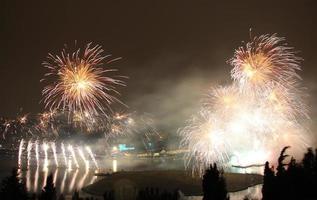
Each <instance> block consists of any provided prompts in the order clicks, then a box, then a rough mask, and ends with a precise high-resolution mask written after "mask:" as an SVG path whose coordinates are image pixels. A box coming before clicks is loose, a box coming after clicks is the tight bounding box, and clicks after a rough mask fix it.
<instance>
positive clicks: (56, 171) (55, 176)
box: [53, 168, 58, 185]
mask: <svg viewBox="0 0 317 200" xmlns="http://www.w3.org/2000/svg"><path fill="white" fill-rule="evenodd" d="M57 174H58V168H56V169H55V172H54V179H53V183H54V184H55V185H56V180H57Z"/></svg>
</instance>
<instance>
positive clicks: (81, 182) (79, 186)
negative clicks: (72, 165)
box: [77, 167, 89, 188]
mask: <svg viewBox="0 0 317 200" xmlns="http://www.w3.org/2000/svg"><path fill="white" fill-rule="evenodd" d="M88 173H89V168H87V167H86V170H85V174H84V176H83V177H82V178H81V179H80V180H79V182H78V185H77V188H83V186H84V183H85V180H86V178H87V176H88Z"/></svg>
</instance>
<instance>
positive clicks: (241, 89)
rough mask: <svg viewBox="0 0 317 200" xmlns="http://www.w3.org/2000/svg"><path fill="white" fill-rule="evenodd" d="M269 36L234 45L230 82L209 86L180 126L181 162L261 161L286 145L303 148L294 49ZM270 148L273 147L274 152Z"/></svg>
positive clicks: (199, 166)
mask: <svg viewBox="0 0 317 200" xmlns="http://www.w3.org/2000/svg"><path fill="white" fill-rule="evenodd" d="M283 42H284V39H283V38H279V37H277V36H276V35H275V34H274V35H262V36H260V37H255V38H253V40H252V41H251V42H249V43H247V44H246V45H245V46H242V47H239V48H238V49H237V50H236V51H235V53H234V56H233V58H232V59H231V60H230V64H231V65H232V66H233V69H232V71H231V77H232V79H233V83H232V84H231V85H229V86H225V87H222V86H220V87H217V88H213V89H211V90H210V91H209V92H208V94H207V96H206V98H205V99H204V100H203V105H202V107H201V109H200V111H199V112H198V113H197V114H196V115H194V116H193V117H192V119H191V120H189V121H188V123H187V125H186V126H185V127H184V128H182V129H180V134H181V136H182V142H181V146H182V147H185V148H188V153H186V155H185V157H186V166H188V167H189V166H191V167H192V170H193V173H198V174H201V173H202V172H203V171H204V169H205V168H206V167H207V166H209V164H211V163H213V162H216V163H218V164H221V165H223V166H225V165H227V164H228V163H229V164H233V165H243V166H246V165H252V164H263V163H264V162H265V161H266V160H269V159H270V157H271V155H272V154H273V153H274V152H278V151H279V150H280V149H281V148H282V147H283V146H286V145H290V146H294V148H295V149H296V148H297V149H303V147H306V145H307V131H306V129H305V127H304V126H303V122H305V120H307V119H308V114H307V107H306V105H305V103H304V102H303V100H302V98H303V92H302V89H301V87H300V83H299V80H300V77H299V75H298V74H297V71H298V70H300V66H299V61H300V60H301V59H300V58H298V57H297V56H296V55H295V53H294V51H293V48H291V47H288V46H286V44H284V43H283ZM273 151H274V152H273Z"/></svg>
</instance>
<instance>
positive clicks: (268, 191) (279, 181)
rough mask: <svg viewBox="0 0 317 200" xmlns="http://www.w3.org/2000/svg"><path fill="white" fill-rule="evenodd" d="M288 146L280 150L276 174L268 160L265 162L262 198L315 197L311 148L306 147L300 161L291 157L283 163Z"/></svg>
mask: <svg viewBox="0 0 317 200" xmlns="http://www.w3.org/2000/svg"><path fill="white" fill-rule="evenodd" d="M288 148H289V147H285V148H283V150H282V151H281V154H280V156H279V158H278V167H277V173H276V174H275V172H274V169H273V168H270V166H269V163H268V162H266V164H265V169H264V181H263V187H262V195H263V199H264V200H271V199H272V200H275V199H291V200H292V199H294V200H295V199H296V200H298V199H301V200H310V199H317V192H316V188H317V184H316V179H317V175H316V174H317V173H316V167H315V166H316V162H317V160H316V155H314V153H313V150H312V149H308V150H307V153H305V155H304V158H303V160H302V162H301V163H297V162H296V160H295V159H294V158H293V157H292V158H291V160H290V162H289V163H288V164H285V163H284V160H285V158H286V157H288V155H285V151H286V150H287V149H288Z"/></svg>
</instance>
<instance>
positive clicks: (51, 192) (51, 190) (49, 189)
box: [40, 174, 57, 200]
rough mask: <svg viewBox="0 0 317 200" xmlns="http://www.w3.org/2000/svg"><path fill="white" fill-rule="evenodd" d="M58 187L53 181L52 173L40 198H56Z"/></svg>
mask: <svg viewBox="0 0 317 200" xmlns="http://www.w3.org/2000/svg"><path fill="white" fill-rule="evenodd" d="M56 199H57V196H56V189H55V186H54V182H53V175H52V174H50V175H49V176H48V177H47V179H46V185H45V186H44V188H43V190H42V192H41V195H40V200H56Z"/></svg>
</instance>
